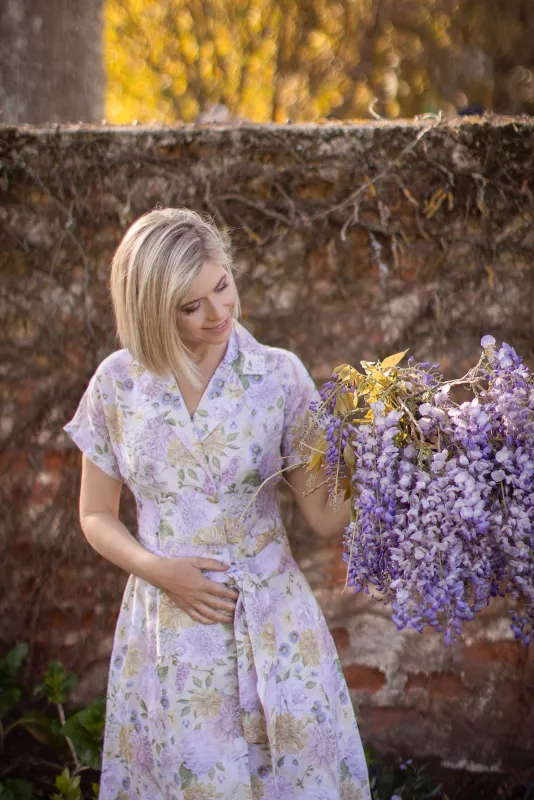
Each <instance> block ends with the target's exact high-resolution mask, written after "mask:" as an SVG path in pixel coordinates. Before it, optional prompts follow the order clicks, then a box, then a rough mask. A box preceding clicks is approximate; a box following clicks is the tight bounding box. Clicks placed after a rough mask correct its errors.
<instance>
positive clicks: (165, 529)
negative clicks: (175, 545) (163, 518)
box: [158, 522, 174, 539]
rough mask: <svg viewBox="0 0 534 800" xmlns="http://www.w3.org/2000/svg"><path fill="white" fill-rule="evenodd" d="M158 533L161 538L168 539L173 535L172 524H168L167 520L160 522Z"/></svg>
mask: <svg viewBox="0 0 534 800" xmlns="http://www.w3.org/2000/svg"><path fill="white" fill-rule="evenodd" d="M158 533H159V535H160V536H161V537H162V538H163V539H168V538H169V537H171V536H174V530H173V527H172V525H169V523H168V522H160V524H159V528H158Z"/></svg>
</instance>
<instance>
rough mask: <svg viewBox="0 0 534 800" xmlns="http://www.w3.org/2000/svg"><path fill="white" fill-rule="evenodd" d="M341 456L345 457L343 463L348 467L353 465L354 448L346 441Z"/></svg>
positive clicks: (354, 457) (354, 461) (354, 462)
mask: <svg viewBox="0 0 534 800" xmlns="http://www.w3.org/2000/svg"><path fill="white" fill-rule="evenodd" d="M343 458H344V459H345V464H346V465H347V466H348V467H354V465H355V464H356V456H355V455H354V450H353V449H352V447H351V446H350V444H349V443H348V442H347V444H346V445H345V447H344V448H343Z"/></svg>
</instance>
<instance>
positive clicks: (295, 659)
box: [291, 653, 300, 664]
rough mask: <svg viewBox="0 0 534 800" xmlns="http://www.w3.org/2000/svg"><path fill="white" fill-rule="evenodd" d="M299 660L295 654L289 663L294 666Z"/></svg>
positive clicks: (297, 654)
mask: <svg viewBox="0 0 534 800" xmlns="http://www.w3.org/2000/svg"><path fill="white" fill-rule="evenodd" d="M299 658H300V655H299V653H295V654H294V656H293V658H292V659H291V663H292V664H294V663H295V662H296V661H298V660H299Z"/></svg>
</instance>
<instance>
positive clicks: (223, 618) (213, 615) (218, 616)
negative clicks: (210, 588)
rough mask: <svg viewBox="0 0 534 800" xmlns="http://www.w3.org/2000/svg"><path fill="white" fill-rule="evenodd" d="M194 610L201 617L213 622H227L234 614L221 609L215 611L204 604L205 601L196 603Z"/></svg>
mask: <svg viewBox="0 0 534 800" xmlns="http://www.w3.org/2000/svg"><path fill="white" fill-rule="evenodd" d="M195 611H197V612H198V613H199V614H201V615H202V616H203V617H207V618H208V619H211V620H213V621H214V622H223V623H228V622H231V621H232V620H233V616H234V615H233V614H225V613H224V612H223V611H217V610H216V609H214V608H211V607H210V606H208V605H206V603H197V604H196V606H195Z"/></svg>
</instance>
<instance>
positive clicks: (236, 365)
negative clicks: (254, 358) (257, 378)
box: [232, 352, 245, 375]
mask: <svg viewBox="0 0 534 800" xmlns="http://www.w3.org/2000/svg"><path fill="white" fill-rule="evenodd" d="M244 363H245V356H244V354H243V353H241V352H240V353H239V355H238V356H237V358H236V359H235V361H232V369H233V370H234V372H237V374H238V375H239V374H240V373H241V370H242V369H243V364H244Z"/></svg>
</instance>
